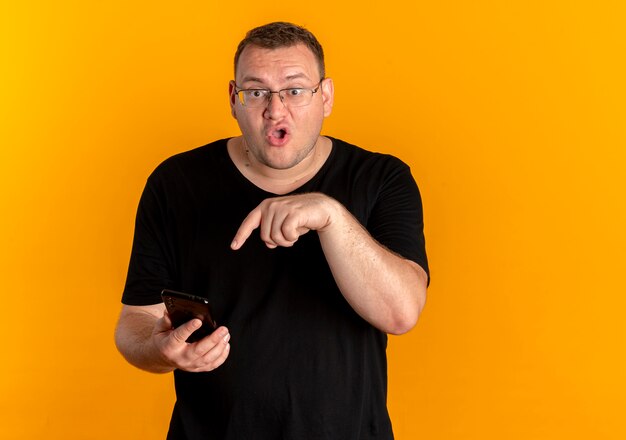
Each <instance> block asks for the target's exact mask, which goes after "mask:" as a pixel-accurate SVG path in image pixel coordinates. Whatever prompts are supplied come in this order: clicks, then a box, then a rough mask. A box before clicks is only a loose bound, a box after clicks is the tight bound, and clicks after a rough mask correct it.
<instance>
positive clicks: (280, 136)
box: [273, 128, 287, 139]
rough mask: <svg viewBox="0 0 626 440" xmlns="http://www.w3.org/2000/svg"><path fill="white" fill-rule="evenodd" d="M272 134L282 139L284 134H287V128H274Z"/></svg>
mask: <svg viewBox="0 0 626 440" xmlns="http://www.w3.org/2000/svg"><path fill="white" fill-rule="evenodd" d="M273 135H274V137H275V138H278V139H284V138H285V136H287V130H285V129H284V128H280V129H278V130H274V133H273Z"/></svg>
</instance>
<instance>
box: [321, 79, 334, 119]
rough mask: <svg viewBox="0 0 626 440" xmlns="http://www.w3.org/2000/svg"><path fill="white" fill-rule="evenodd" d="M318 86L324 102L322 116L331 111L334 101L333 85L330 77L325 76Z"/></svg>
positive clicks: (328, 114)
mask: <svg viewBox="0 0 626 440" xmlns="http://www.w3.org/2000/svg"><path fill="white" fill-rule="evenodd" d="M320 88H321V92H322V101H323V103H324V117H328V116H330V113H331V112H332V111H333V103H334V102H335V85H334V84H333V80H332V78H325V79H324V81H322V84H321V86H320Z"/></svg>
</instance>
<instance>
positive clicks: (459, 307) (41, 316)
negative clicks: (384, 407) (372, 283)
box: [0, 0, 626, 440]
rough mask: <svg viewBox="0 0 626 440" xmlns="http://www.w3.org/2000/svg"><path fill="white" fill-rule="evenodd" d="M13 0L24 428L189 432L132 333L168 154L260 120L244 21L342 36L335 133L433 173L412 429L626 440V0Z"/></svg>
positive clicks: (333, 45) (5, 23)
mask: <svg viewBox="0 0 626 440" xmlns="http://www.w3.org/2000/svg"><path fill="white" fill-rule="evenodd" d="M176 4H177V6H174V3H172V2H163V1H150V2H144V1H135V2H122V1H119V0H112V1H108V2H94V3H92V2H78V1H69V0H60V1H57V2H43V1H39V2H36V1H23V2H7V1H5V2H3V3H2V5H1V6H0V51H1V52H0V56H1V65H0V68H1V70H0V93H1V95H0V130H1V132H0V142H1V150H0V202H1V210H2V211H1V212H2V215H1V216H0V243H1V249H2V251H1V255H0V258H1V259H0V271H1V281H2V284H1V286H2V294H1V297H2V312H1V316H2V318H1V319H2V323H3V326H2V327H3V330H4V331H3V338H2V354H1V355H0V356H1V359H0V373H1V374H0V438H3V439H44V438H45V439H112V438H115V439H148V438H164V434H165V431H166V427H167V423H168V420H169V414H170V411H171V407H172V404H173V391H172V379H171V376H169V375H167V376H157V375H151V374H148V373H144V372H141V371H139V370H136V369H134V368H132V367H130V366H129V365H127V364H126V363H125V362H124V361H123V360H122V358H121V356H119V355H118V353H117V352H116V350H115V347H114V345H113V328H114V324H115V321H116V318H117V314H118V311H119V307H120V304H119V300H120V294H121V291H122V287H123V283H124V279H125V275H126V267H127V263H128V257H129V252H130V246H131V240H132V233H133V222H134V214H135V209H136V206H137V202H138V199H139V196H140V193H141V190H142V188H143V185H144V182H145V179H146V177H147V176H148V174H149V173H150V172H151V170H152V169H153V168H154V167H155V166H156V165H157V164H158V163H159V162H160V161H161V160H163V159H165V158H166V157H168V156H170V155H172V154H174V153H176V152H179V151H183V150H187V149H191V148H194V147H196V146H199V145H202V144H205V143H207V142H209V141H211V140H214V139H216V138H220V137H225V136H230V135H235V134H237V132H238V130H237V126H236V124H235V121H234V120H233V119H232V118H231V116H230V113H229V109H228V101H227V83H228V80H229V79H231V77H232V56H233V53H234V50H235V47H236V44H237V43H238V42H239V40H240V39H241V38H242V37H243V35H244V33H245V31H246V30H247V29H249V28H251V27H253V26H256V25H259V24H263V23H265V22H268V21H273V20H277V19H281V20H289V21H294V22H296V23H299V24H302V25H305V26H307V27H309V28H310V29H311V30H312V31H313V32H315V33H316V34H317V36H318V37H319V39H320V40H321V42H322V44H324V46H325V49H326V52H327V70H328V73H329V76H331V77H333V79H334V81H335V88H336V100H335V110H334V112H333V115H332V116H331V117H330V118H329V119H328V120H327V122H326V125H325V128H324V131H325V132H326V133H328V134H332V135H334V136H337V137H340V138H344V139H346V140H349V141H352V142H354V143H357V144H359V145H361V146H363V147H367V148H370V149H374V150H378V151H383V152H388V153H392V154H395V155H397V156H399V157H401V158H402V159H403V160H405V161H406V162H407V163H409V164H410V165H411V167H412V170H413V173H414V175H415V178H416V180H417V181H418V183H419V185H420V187H421V190H422V193H423V198H424V205H425V221H426V233H427V246H428V252H429V256H430V259H431V265H432V276H433V283H432V285H431V288H430V291H429V300H428V304H427V307H426V309H425V311H424V314H423V316H422V318H421V321H420V323H419V324H418V326H417V328H416V329H414V330H413V331H412V332H411V333H409V334H408V335H405V336H402V337H393V338H391V340H390V347H389V364H390V366H389V370H390V380H389V382H390V384H389V385H390V390H389V408H390V411H391V416H392V419H393V423H394V426H395V430H396V436H397V438H398V439H417V438H424V439H431V440H432V439H574V438H581V439H582V438H593V439H622V438H626V424H625V422H623V420H624V417H623V416H624V413H625V412H626V411H625V409H626V320H625V319H624V317H623V315H624V309H625V306H626V295H625V293H626V289H624V284H625V283H624V281H623V276H624V272H626V264H625V263H626V258H625V257H624V249H625V248H626V233H625V230H626V207H625V203H624V199H625V197H624V195H625V190H626V177H625V175H626V128H625V127H626V124H625V122H626V111H625V106H626V104H625V103H626V87H625V85H624V82H625V81H624V79H625V78H626V69H625V65H624V57H625V53H626V31H625V25H624V23H625V22H626V14H625V12H626V11H625V8H624V6H622V5H623V2H621V1H607V0H599V1H594V2H591V1H585V2H583V1H565V0H555V1H530V0H529V1H521V0H512V1H507V2H494V1H487V0H474V1H467V2H462V1H438V2H422V1H417V2H405V1H398V0H388V1H385V2H353V3H341V2H337V1H327V0H321V1H317V2H305V3H293V2H289V3H285V4H284V5H282V6H281V5H278V4H263V5H260V4H259V3H258V2H239V3H231V2H226V1H209V0H205V1H191V0H190V1H182V2H178V3H176Z"/></svg>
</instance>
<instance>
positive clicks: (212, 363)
mask: <svg viewBox="0 0 626 440" xmlns="http://www.w3.org/2000/svg"><path fill="white" fill-rule="evenodd" d="M201 324H202V323H201V321H200V320H199V319H192V320H191V321H189V322H187V323H185V324H184V325H181V326H180V327H178V328H176V329H172V323H171V321H170V319H169V317H168V315H167V313H166V312H165V305H164V304H162V303H161V304H154V305H149V306H129V305H124V306H123V308H122V312H121V314H120V318H119V321H118V323H117V328H116V330H115V344H116V345H117V348H118V350H119V351H120V353H122V355H123V356H124V358H126V360H127V361H128V362H129V363H131V364H132V365H134V366H136V367H138V368H141V369H142V370H146V371H149V372H152V373H168V372H170V371H173V370H175V369H177V368H178V369H181V370H185V371H194V372H196V371H211V370H214V369H215V368H217V367H219V366H220V365H222V364H223V363H224V361H225V360H226V358H227V357H228V354H229V352H230V344H229V343H228V341H229V339H230V334H229V333H228V329H226V327H219V328H218V329H217V330H215V331H214V332H213V333H212V334H211V335H209V336H207V337H205V338H203V339H202V340H200V341H198V342H195V343H193V344H188V343H186V342H185V341H186V340H187V338H188V337H189V335H191V334H192V333H193V332H194V331H195V330H197V329H198V328H200V325H201Z"/></svg>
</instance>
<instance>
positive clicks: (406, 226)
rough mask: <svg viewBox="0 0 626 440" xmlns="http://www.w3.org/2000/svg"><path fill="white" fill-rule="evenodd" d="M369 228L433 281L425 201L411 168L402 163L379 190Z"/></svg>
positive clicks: (374, 234)
mask: <svg viewBox="0 0 626 440" xmlns="http://www.w3.org/2000/svg"><path fill="white" fill-rule="evenodd" d="M367 228H368V230H369V232H370V233H371V234H372V236H373V237H374V238H375V239H376V240H378V241H379V242H380V243H381V244H382V245H384V246H386V247H387V248H389V249H390V250H392V251H393V252H396V253H397V254H399V255H401V256H402V257H404V258H406V259H408V260H411V261H414V262H415V263H417V264H419V265H420V267H421V268H422V269H424V270H425V271H426V273H427V274H429V279H430V271H429V267H428V258H427V257H426V243H425V238H424V219H423V210H422V198H421V195H420V191H419V188H418V186H417V184H416V183H415V179H414V178H413V176H412V175H411V171H410V168H409V167H408V166H407V165H406V164H404V163H402V162H401V161H399V160H398V161H397V163H396V165H395V166H394V167H393V171H391V172H390V173H389V174H388V175H387V177H386V178H385V179H384V181H383V184H382V186H381V187H380V191H379V193H378V196H377V198H376V202H375V204H374V207H373V209H372V211H371V215H370V218H369V220H368V224H367Z"/></svg>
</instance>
